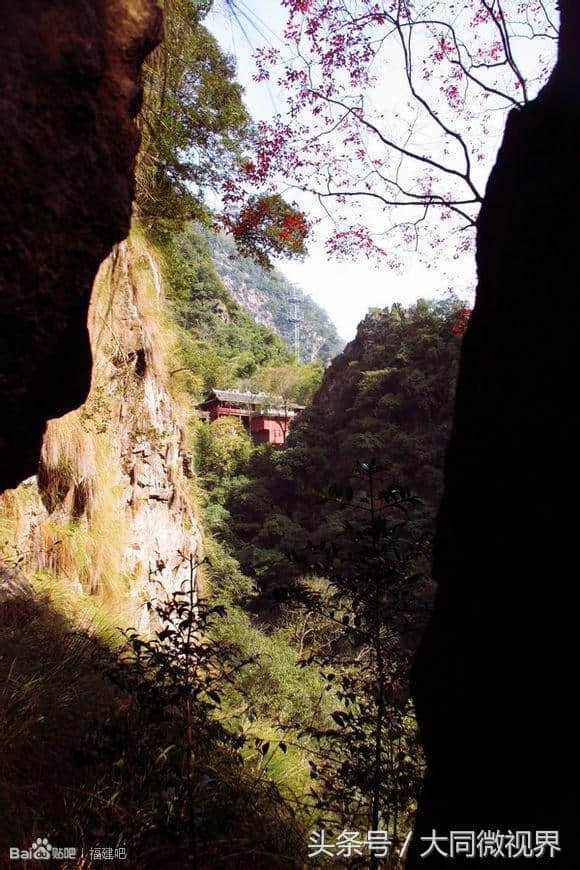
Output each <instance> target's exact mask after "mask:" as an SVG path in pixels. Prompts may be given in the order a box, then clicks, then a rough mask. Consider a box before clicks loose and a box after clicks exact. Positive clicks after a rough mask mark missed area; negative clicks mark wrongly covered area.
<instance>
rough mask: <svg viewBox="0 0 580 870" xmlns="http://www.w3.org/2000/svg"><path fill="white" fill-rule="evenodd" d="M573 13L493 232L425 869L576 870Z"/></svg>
mask: <svg viewBox="0 0 580 870" xmlns="http://www.w3.org/2000/svg"><path fill="white" fill-rule="evenodd" d="M561 12H562V35H561V43H560V54H559V60H558V64H557V66H556V69H555V71H554V73H553V75H552V78H551V80H550V82H549V84H548V85H547V87H546V88H545V89H544V91H543V92H542V93H541V95H540V96H539V97H538V99H537V100H535V101H534V102H533V103H532V104H530V105H529V106H527V107H526V108H525V109H522V110H521V111H514V112H512V114H511V115H510V117H509V120H508V124H507V128H506V132H505V137H504V141H503V145H502V148H501V151H500V154H499V157H498V161H497V165H496V167H495V169H494V171H493V173H492V175H491V178H490V181H489V185H488V189H487V193H486V199H485V203H484V206H483V209H482V212H481V216H480V219H479V227H478V255H477V259H478V271H479V286H478V291H477V301H476V305H475V310H474V312H473V316H472V319H471V322H470V325H469V328H468V331H467V334H466V336H465V341H464V345H463V351H462V358H461V364H460V374H459V383H458V390H457V399H456V410H455V422H454V430H453V434H452V438H451V443H450V447H449V451H448V456H447V464H446V477H445V494H444V499H443V504H442V508H441V513H440V517H439V527H438V533H437V540H436V552H435V560H434V575H435V579H436V580H437V582H438V584H439V592H438V598H437V603H436V607H435V613H434V616H433V619H432V622H431V626H430V628H429V629H428V631H427V634H426V636H425V638H424V641H423V645H422V648H421V650H420V653H419V656H418V658H417V662H416V668H415V687H414V695H415V700H416V705H417V712H418V717H419V721H420V726H421V731H422V736H423V741H424V746H425V750H426V752H427V757H428V763H429V774H428V778H427V781H426V786H425V792H424V796H423V800H422V803H421V805H420V809H419V814H418V819H417V828H416V837H415V846H414V849H415V853H414V856H413V857H412V858H411V859H410V862H409V866H411V867H424V866H429V865H431V866H436V867H439V866H443V864H444V863H445V860H444V859H442V858H441V857H440V856H437V855H436V854H433V853H432V855H431V856H430V857H429V858H424V859H420V858H419V857H418V853H419V852H420V851H423V850H424V849H425V848H426V845H425V844H424V843H420V842H419V839H418V838H419V836H426V835H430V834H431V831H432V829H433V828H435V829H436V830H437V832H438V833H439V834H440V835H443V836H448V835H449V831H450V830H467V831H471V830H475V831H476V832H477V831H480V830H482V829H485V830H490V829H491V830H492V831H496V830H500V831H503V832H507V831H509V830H512V831H516V830H522V831H537V830H540V831H545V830H557V831H559V832H560V841H561V842H560V845H561V848H562V851H561V852H560V853H556V855H555V857H554V859H552V860H549V850H546V852H545V855H544V860H543V861H541V862H540V865H541V866H548V865H549V866H553V865H558V866H562V867H566V868H571V867H574V866H577V864H578V854H579V848H580V842H579V836H580V826H579V825H578V818H579V789H580V786H579V778H578V772H579V771H578V767H579V764H578V761H579V759H578V712H577V704H576V703H575V701H576V699H575V697H574V696H575V694H576V691H575V690H576V686H577V682H578V677H577V658H578V652H577V644H576V634H577V606H576V600H577V590H576V585H577V584H576V579H575V578H576V573H577V572H576V570H575V565H576V562H577V543H576V541H577V518H576V511H575V509H574V507H573V504H572V503H571V502H570V496H571V495H572V496H574V495H575V493H576V492H577V490H578V484H579V479H578V478H579V477H580V475H579V468H578V459H577V451H578V446H577V445H578V442H579V440H580V415H579V414H578V410H577V399H576V394H577V388H578V380H579V376H580V363H579V360H580V356H579V353H578V350H579V342H578V338H579V334H580V272H579V269H578V263H577V259H578V258H577V245H578V238H579V237H580V212H579V210H578V201H579V195H580V174H579V171H578V158H577V155H578V151H579V148H580V65H579V63H578V52H577V46H578V44H579V41H580V8H579V7H578V4H574V3H573V2H567V3H566V2H562V3H561ZM421 847H422V848H421ZM506 857H507V855H506ZM452 863H453V865H454V866H455V865H457V866H464V865H465V866H470V867H473V866H480V864H482V865H485V866H488V864H489V860H488V861H481V862H478V861H477V860H473V859H462V858H461V857H458V858H456V859H454V861H453V862H452ZM509 863H510V866H511V863H512V861H510V862H509ZM513 863H515V864H518V861H517V860H516V861H513ZM521 863H525V859H523V860H522V861H521Z"/></svg>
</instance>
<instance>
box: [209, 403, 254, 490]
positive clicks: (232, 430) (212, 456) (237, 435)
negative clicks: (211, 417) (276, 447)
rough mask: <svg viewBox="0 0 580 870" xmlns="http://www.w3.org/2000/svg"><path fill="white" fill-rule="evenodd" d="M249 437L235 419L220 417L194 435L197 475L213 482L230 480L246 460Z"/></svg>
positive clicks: (250, 443)
mask: <svg viewBox="0 0 580 870" xmlns="http://www.w3.org/2000/svg"><path fill="white" fill-rule="evenodd" d="M251 452H252V442H251V440H250V436H249V435H248V433H247V432H246V430H245V429H244V427H243V426H242V424H241V423H240V421H239V420H238V419H237V418H236V417H220V418H219V419H218V420H215V422H213V423H210V424H206V425H204V426H201V427H200V429H199V431H198V434H197V456H198V468H199V473H200V474H201V475H202V476H205V477H209V476H211V477H213V478H214V479H216V480H221V479H222V478H229V477H231V476H232V475H233V474H234V473H235V472H236V471H238V470H239V469H240V468H242V467H243V466H244V465H245V464H246V463H247V462H248V460H249V458H250V454H251Z"/></svg>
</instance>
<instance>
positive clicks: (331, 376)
mask: <svg viewBox="0 0 580 870" xmlns="http://www.w3.org/2000/svg"><path fill="white" fill-rule="evenodd" d="M463 326H464V309H463V308H462V305H461V303H459V302H458V301H457V300H453V299H452V300H449V301H443V302H426V301H424V300H420V301H419V302H417V303H416V305H414V306H412V307H411V308H409V309H403V307H402V306H400V305H396V304H395V305H393V306H392V307H391V309H388V308H386V309H384V310H375V311H373V312H371V313H369V314H368V315H367V317H366V318H365V320H364V321H363V322H362V323H361V324H360V326H359V329H358V334H357V336H356V338H355V339H354V341H352V342H350V344H348V345H347V347H346V348H345V350H344V352H343V353H342V354H340V355H339V356H338V357H337V358H336V359H335V360H334V361H333V363H332V365H331V366H330V367H329V368H328V369H327V371H326V372H325V374H324V377H323V380H322V384H321V386H320V388H319V389H318V391H317V392H316V394H315V395H314V397H313V399H312V402H311V403H310V404H309V405H308V407H307V408H306V410H305V411H303V412H302V414H301V415H300V417H299V418H298V421H297V423H296V425H295V426H294V428H293V430H292V432H291V434H290V437H289V439H288V447H287V449H286V450H285V451H283V452H272V451H270V450H268V449H261V450H256V451H254V453H253V455H252V457H251V459H250V460H249V461H248V462H247V463H246V465H245V466H244V467H243V468H241V469H240V470H239V475H240V476H239V477H236V476H235V475H234V476H233V477H230V478H229V479H227V480H224V481H221V484H220V487H218V488H216V489H215V491H213V492H212V494H211V496H210V502H213V503H215V504H216V509H215V516H216V518H219V523H220V525H221V527H222V528H223V529H224V533H225V535H226V537H227V538H228V539H229V540H230V545H231V546H232V547H233V548H234V549H235V551H236V553H237V557H238V558H239V559H240V560H241V562H242V565H243V566H244V568H245V569H246V570H247V571H248V572H249V573H250V574H252V575H253V576H257V577H259V578H260V583H261V585H262V589H263V591H267V589H268V587H269V586H270V585H271V584H275V585H279V583H280V582H285V581H286V580H288V581H289V580H290V578H292V577H294V576H295V572H296V566H294V565H292V564H291V563H290V562H288V560H287V559H286V558H285V556H284V553H286V552H288V551H290V550H292V549H295V548H300V547H301V546H303V544H304V542H305V541H306V540H307V539H308V537H310V536H312V535H315V536H318V537H324V536H325V535H328V536H332V535H333V534H334V532H335V530H336V511H335V510H334V508H333V506H332V504H324V503H321V501H320V494H321V493H323V492H324V491H326V490H327V489H328V487H329V486H330V485H331V484H333V483H341V484H346V483H350V482H352V481H353V479H354V478H355V476H356V475H357V473H358V470H359V468H360V464H361V463H364V462H369V461H370V460H371V459H373V458H374V459H376V460H378V461H379V462H380V464H381V466H382V468H383V470H384V474H383V477H384V479H385V480H387V481H388V482H390V483H393V484H398V485H404V486H406V487H409V488H410V489H411V490H412V491H413V492H414V493H415V494H416V495H417V496H419V497H420V498H421V499H422V500H423V505H422V507H420V508H418V509H417V510H416V512H415V514H416V522H417V525H418V527H419V528H420V529H421V530H422V531H424V532H425V533H426V534H427V535H430V534H431V533H432V529H433V521H434V514H435V511H436V509H437V506H438V502H439V498H440V496H441V488H442V478H443V457H444V451H445V445H446V441H447V437H448V433H449V427H450V423H451V415H452V405H453V392H454V386H455V378H456V370H457V361H458V356H459V347H460V343H461V332H462V330H463ZM218 504H220V505H223V507H220V510H219V511H218V510H217V505H218ZM224 509H225V510H226V511H227V514H226V515H224V514H223V510H224Z"/></svg>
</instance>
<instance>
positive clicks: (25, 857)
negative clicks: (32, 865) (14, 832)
mask: <svg viewBox="0 0 580 870" xmlns="http://www.w3.org/2000/svg"><path fill="white" fill-rule="evenodd" d="M76 857H77V850H76V849H73V848H66V849H64V848H57V847H56V846H52V845H51V844H50V843H49V842H48V839H47V838H46V837H37V838H36V840H35V841H34V842H33V844H32V845H31V847H30V849H18V848H17V847H16V846H11V847H10V860H11V861H50V860H51V859H52V860H57V861H62V860H74V859H75V858H76Z"/></svg>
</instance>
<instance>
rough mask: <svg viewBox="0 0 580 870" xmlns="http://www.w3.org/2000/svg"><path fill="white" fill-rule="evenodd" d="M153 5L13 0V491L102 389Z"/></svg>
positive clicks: (3, 304)
mask: <svg viewBox="0 0 580 870" xmlns="http://www.w3.org/2000/svg"><path fill="white" fill-rule="evenodd" d="M160 37H161V13H160V10H159V8H158V7H157V5H156V4H155V2H153V0H75V2H74V3H71V2H70V0H51V2H50V3H46V2H45V0H27V2H26V3H23V2H21V0H5V2H4V3H3V5H2V28H1V29H0V57H1V58H2V64H1V70H0V119H1V123H0V152H1V154H2V169H3V173H2V177H3V192H2V202H1V203H0V239H1V244H0V324H1V325H0V329H1V337H0V403H1V406H2V415H1V422H0V490H2V489H3V488H5V487H7V486H14V485H16V484H17V483H18V482H19V481H21V480H23V479H24V478H26V477H28V476H29V475H30V474H32V473H34V471H35V468H36V465H37V461H38V453H39V448H40V440H41V437H42V431H43V429H44V424H45V421H46V420H47V419H48V418H50V417H55V416H58V415H59V414H63V413H65V412H66V411H68V410H70V409H71V408H74V407H77V406H78V405H79V404H81V403H82V401H83V400H84V399H85V397H86V395H87V391H88V387H89V383H90V375H91V357H90V349H89V340H88V334H87V328H86V320H87V308H88V303H89V296H90V290H91V286H92V283H93V279H94V277H95V274H96V271H97V269H98V266H99V264H100V262H101V261H102V260H103V259H104V258H105V257H106V256H107V254H108V253H109V251H110V250H111V247H112V245H113V244H114V243H115V242H117V241H119V240H120V239H122V238H123V237H124V236H125V235H126V234H127V232H128V229H129V222H130V216H131V203H132V199H133V174H134V172H133V171H134V162H135V155H136V152H137V149H138V144H139V135H138V131H137V129H136V126H135V124H134V121H133V118H134V117H135V115H136V113H137V112H138V110H139V107H140V102H141V86H140V71H141V63H142V61H143V59H144V57H145V56H146V54H147V53H148V52H149V51H150V50H151V49H152V48H153V47H154V46H155V45H156V44H157V43H158V41H159V40H160Z"/></svg>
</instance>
